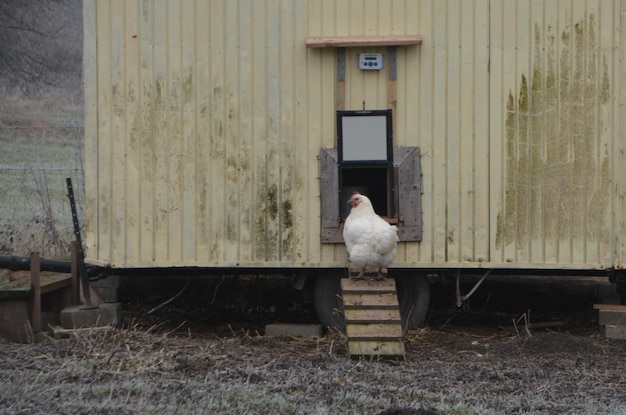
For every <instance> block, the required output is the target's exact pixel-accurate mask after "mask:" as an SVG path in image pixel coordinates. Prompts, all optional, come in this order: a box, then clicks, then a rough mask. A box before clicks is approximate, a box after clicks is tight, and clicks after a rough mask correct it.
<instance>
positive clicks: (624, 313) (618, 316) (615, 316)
mask: <svg viewBox="0 0 626 415" xmlns="http://www.w3.org/2000/svg"><path fill="white" fill-rule="evenodd" d="M598 322H599V323H600V324H601V325H603V326H604V325H608V326H626V310H598Z"/></svg>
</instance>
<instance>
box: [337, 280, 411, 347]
mask: <svg viewBox="0 0 626 415" xmlns="http://www.w3.org/2000/svg"><path fill="white" fill-rule="evenodd" d="M341 292H342V297H343V307H344V314H345V320H346V334H347V335H348V352H349V354H350V355H351V356H360V355H368V356H371V355H385V356H394V355H404V341H403V337H404V336H403V331H402V320H401V318H400V306H399V304H398V294H397V293H396V281H395V280H394V279H392V278H387V279H384V280H381V281H376V280H354V279H349V278H342V279H341Z"/></svg>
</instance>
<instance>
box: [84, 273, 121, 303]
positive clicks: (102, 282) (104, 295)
mask: <svg viewBox="0 0 626 415" xmlns="http://www.w3.org/2000/svg"><path fill="white" fill-rule="evenodd" d="M89 286H90V287H91V288H93V289H94V291H96V293H98V296H99V297H100V298H101V299H102V301H104V302H106V303H115V302H118V301H119V294H118V291H119V287H120V276H119V275H107V276H106V277H104V278H100V279H98V280H95V281H90V282H89Z"/></svg>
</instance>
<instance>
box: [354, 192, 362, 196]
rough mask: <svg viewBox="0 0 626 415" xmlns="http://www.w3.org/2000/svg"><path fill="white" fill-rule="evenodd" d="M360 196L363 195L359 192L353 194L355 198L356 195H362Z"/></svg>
mask: <svg viewBox="0 0 626 415" xmlns="http://www.w3.org/2000/svg"><path fill="white" fill-rule="evenodd" d="M360 194H361V193H359V192H354V193H352V196H354V195H360Z"/></svg>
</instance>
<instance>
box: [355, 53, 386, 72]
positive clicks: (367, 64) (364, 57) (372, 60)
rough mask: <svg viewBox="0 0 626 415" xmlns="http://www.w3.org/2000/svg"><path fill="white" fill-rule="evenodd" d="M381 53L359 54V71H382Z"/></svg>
mask: <svg viewBox="0 0 626 415" xmlns="http://www.w3.org/2000/svg"><path fill="white" fill-rule="evenodd" d="M383 67H384V65H383V54H382V53H359V69H363V70H366V71H371V70H375V71H376V70H378V71H379V70H381V69H383Z"/></svg>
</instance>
